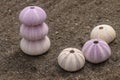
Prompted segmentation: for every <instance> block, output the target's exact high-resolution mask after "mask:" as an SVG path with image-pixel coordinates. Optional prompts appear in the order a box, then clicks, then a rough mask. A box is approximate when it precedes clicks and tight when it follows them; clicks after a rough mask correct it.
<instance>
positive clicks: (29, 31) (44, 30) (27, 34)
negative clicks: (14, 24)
mask: <svg viewBox="0 0 120 80" xmlns="http://www.w3.org/2000/svg"><path fill="white" fill-rule="evenodd" d="M47 34H48V26H47V24H46V23H43V24H42V25H38V26H33V27H29V26H25V25H21V27H20V35H21V36H22V37H23V38H25V39H27V40H31V41H35V40H40V39H42V38H44V37H45V36H46V35H47Z"/></svg>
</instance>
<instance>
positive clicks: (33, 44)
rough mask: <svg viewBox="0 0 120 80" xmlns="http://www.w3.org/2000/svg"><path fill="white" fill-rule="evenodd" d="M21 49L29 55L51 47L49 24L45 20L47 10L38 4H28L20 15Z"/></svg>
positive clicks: (45, 50)
mask: <svg viewBox="0 0 120 80" xmlns="http://www.w3.org/2000/svg"><path fill="white" fill-rule="evenodd" d="M19 19H20V22H21V23H22V25H21V26H20V35H21V36H22V37H23V39H22V40H21V42H20V48H21V50H22V51H23V52H24V53H26V54H28V55H41V54H43V53H45V52H47V51H48V49H49V48H50V40H49V38H48V36H47V34H48V26H47V24H46V23H45V22H44V21H45V19H46V13H45V11H44V10H43V9H42V8H40V7H38V6H28V7H26V8H24V9H23V10H22V11H21V12H20V15H19Z"/></svg>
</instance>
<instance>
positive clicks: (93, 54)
mask: <svg viewBox="0 0 120 80" xmlns="http://www.w3.org/2000/svg"><path fill="white" fill-rule="evenodd" d="M82 52H83V54H84V56H85V58H86V60H87V61H89V62H91V63H101V62H103V61H105V60H107V59H108V58H109V57H110V56H111V49H110V47H109V46H108V44H107V43H106V42H105V41H103V40H100V39H92V40H89V41H87V42H86V43H85V44H84V46H83V48H82Z"/></svg>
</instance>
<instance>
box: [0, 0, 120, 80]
mask: <svg viewBox="0 0 120 80" xmlns="http://www.w3.org/2000/svg"><path fill="white" fill-rule="evenodd" d="M33 4H34V5H37V6H41V7H42V8H43V9H44V10H45V11H46V13H47V15H48V17H47V20H46V23H47V24H48V25H49V28H50V31H49V34H48V36H49V37H50V39H51V43H52V45H51V48H50V50H49V51H48V53H46V54H44V55H42V56H38V57H32V56H28V55H26V54H24V53H23V52H22V51H21V50H20V48H19V42H20V40H21V36H20V35H19V28H20V23H19V20H18V15H19V12H20V11H21V10H22V9H23V8H24V7H26V6H28V5H33ZM103 23H104V24H109V25H111V26H113V28H114V29H115V30H116V32H117V39H116V40H115V41H114V42H112V43H111V44H110V47H111V49H112V53H113V54H112V56H111V58H110V59H109V60H108V61H106V62H104V63H101V64H98V65H94V64H91V63H88V62H86V64H85V67H84V68H83V69H82V70H80V71H78V72H74V73H69V72H66V71H64V70H62V69H61V68H60V67H59V66H58V64H57V56H58V55H59V53H60V52H61V50H63V49H64V48H67V47H75V48H78V49H81V47H82V46H83V44H84V43H85V42H86V41H87V40H89V36H90V32H91V30H92V29H93V27H95V26H96V25H98V24H103ZM119 33H120V0H1V1H0V80H120V35H119Z"/></svg>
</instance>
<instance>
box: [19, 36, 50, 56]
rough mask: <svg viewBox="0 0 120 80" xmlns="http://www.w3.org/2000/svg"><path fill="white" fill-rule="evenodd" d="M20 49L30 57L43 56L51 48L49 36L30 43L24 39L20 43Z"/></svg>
mask: <svg viewBox="0 0 120 80" xmlns="http://www.w3.org/2000/svg"><path fill="white" fill-rule="evenodd" d="M20 48H21V50H22V51H23V52H24V53H26V54H28V55H41V54H43V53H45V52H47V51H48V49H49V48H50V40H49V38H48V37H47V36H46V37H45V38H44V39H43V40H40V41H28V40H26V39H24V38H23V39H22V40H21V43H20Z"/></svg>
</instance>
